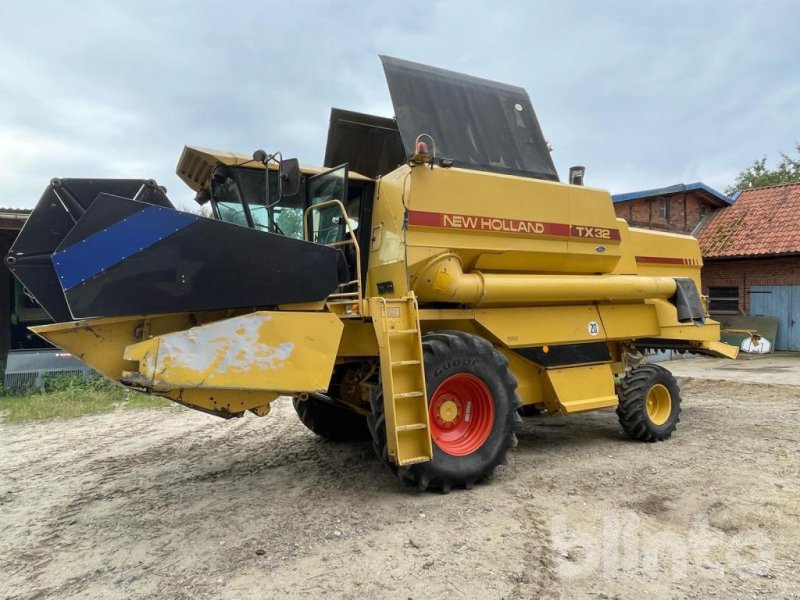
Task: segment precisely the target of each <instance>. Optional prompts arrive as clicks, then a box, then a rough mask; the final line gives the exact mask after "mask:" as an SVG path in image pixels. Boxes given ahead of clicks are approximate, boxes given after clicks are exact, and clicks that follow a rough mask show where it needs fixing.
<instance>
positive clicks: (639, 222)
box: [612, 182, 731, 233]
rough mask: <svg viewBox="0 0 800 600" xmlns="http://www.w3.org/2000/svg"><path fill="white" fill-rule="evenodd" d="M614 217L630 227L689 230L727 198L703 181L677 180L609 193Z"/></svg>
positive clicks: (691, 230) (693, 229)
mask: <svg viewBox="0 0 800 600" xmlns="http://www.w3.org/2000/svg"><path fill="white" fill-rule="evenodd" d="M612 199H613V201H614V210H615V211H616V213H617V216H618V217H621V218H623V219H625V220H626V221H627V222H628V223H629V224H630V225H631V226H633V227H644V228H646V229H658V230H660V231H674V232H676V233H693V232H694V231H695V230H696V229H697V226H698V225H699V224H700V223H701V222H702V221H703V219H706V218H707V217H708V216H709V215H711V213H713V212H714V211H716V210H717V209H719V208H723V207H725V206H730V204H731V199H730V198H728V197H727V196H726V195H725V194H722V193H720V192H718V191H717V190H715V189H713V188H711V187H709V186H707V185H706V184H704V183H700V182H697V183H679V184H677V185H673V186H670V187H665V188H658V189H654V190H643V191H641V192H631V193H629V194H617V195H615V196H612Z"/></svg>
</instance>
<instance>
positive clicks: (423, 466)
mask: <svg viewBox="0 0 800 600" xmlns="http://www.w3.org/2000/svg"><path fill="white" fill-rule="evenodd" d="M422 349H423V356H424V366H425V382H426V388H427V390H426V391H427V396H428V407H429V421H430V430H431V434H432V437H433V459H432V460H430V461H428V462H424V463H420V464H416V465H413V466H411V467H408V468H400V469H398V467H397V466H396V465H393V464H391V463H390V462H389V456H388V450H387V447H386V426H385V418H384V403H383V395H382V392H381V391H380V387H379V388H378V392H377V393H376V394H375V396H374V398H373V401H372V415H370V417H368V419H367V422H368V424H369V428H370V431H371V432H372V435H373V440H374V447H375V452H376V453H377V454H378V456H379V457H380V458H381V460H382V461H383V462H384V463H386V464H387V465H388V466H389V467H390V469H391V470H392V471H393V472H394V473H395V474H397V475H399V476H400V477H401V478H402V479H404V480H406V481H408V482H409V483H411V484H414V485H416V486H417V487H419V489H421V490H425V489H428V488H435V489H439V490H441V491H443V492H445V493H447V492H449V491H450V490H451V489H452V488H454V487H464V488H467V489H469V488H471V487H472V486H473V484H474V483H475V482H478V481H482V480H485V479H488V478H489V477H491V475H492V473H493V472H494V470H495V468H496V467H497V465H499V464H501V463H505V462H506V454H507V452H508V449H509V448H511V447H513V446H516V445H517V438H516V435H515V434H514V429H515V425H516V423H517V422H519V420H520V417H519V414H518V413H517V410H518V409H519V408H520V406H521V405H522V403H521V402H520V400H519V397H518V396H517V394H516V388H517V380H516V377H514V375H513V374H512V373H511V371H510V370H509V369H508V360H507V359H506V357H505V356H503V355H502V354H501V353H500V352H498V351H497V350H495V348H494V347H493V346H492V345H491V344H490V343H489V342H487V341H486V340H484V339H483V338H480V337H478V336H475V335H471V334H468V333H463V332H460V331H443V332H438V333H429V334H427V335H425V336H424V337H423V338H422Z"/></svg>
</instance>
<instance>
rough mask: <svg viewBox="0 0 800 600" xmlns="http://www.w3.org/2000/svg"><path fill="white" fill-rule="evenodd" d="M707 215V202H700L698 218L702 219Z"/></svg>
mask: <svg viewBox="0 0 800 600" xmlns="http://www.w3.org/2000/svg"><path fill="white" fill-rule="evenodd" d="M706 216H708V204H701V205H700V218H701V219H704V218H706Z"/></svg>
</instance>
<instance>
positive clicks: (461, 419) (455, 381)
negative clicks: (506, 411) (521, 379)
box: [428, 373, 495, 456]
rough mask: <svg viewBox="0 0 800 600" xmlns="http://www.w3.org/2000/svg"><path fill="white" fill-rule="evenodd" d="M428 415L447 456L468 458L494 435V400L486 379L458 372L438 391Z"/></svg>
mask: <svg viewBox="0 0 800 600" xmlns="http://www.w3.org/2000/svg"><path fill="white" fill-rule="evenodd" d="M428 413H429V417H430V419H429V421H430V427H431V437H432V438H433V441H434V443H435V444H436V445H437V446H438V447H439V448H440V449H441V450H442V451H444V452H446V453H447V454H451V455H453V456H466V455H468V454H472V453H473V452H475V451H476V450H477V449H478V448H480V447H481V446H482V445H483V443H484V442H485V441H486V439H487V438H488V437H489V434H490V433H491V432H492V427H493V426H494V418H495V415H494V399H493V398H492V393H491V391H490V390H489V388H488V387H487V386H486V384H485V383H484V382H483V380H481V379H479V378H478V377H476V376H474V375H471V374H469V373H457V374H456V375H451V376H450V377H448V378H447V379H445V380H444V381H443V382H442V383H441V384H440V385H439V387H437V388H436V391H435V392H434V393H433V397H432V398H431V403H430V407H429V411H428Z"/></svg>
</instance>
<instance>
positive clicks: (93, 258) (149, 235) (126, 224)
mask: <svg viewBox="0 0 800 600" xmlns="http://www.w3.org/2000/svg"><path fill="white" fill-rule="evenodd" d="M196 220H197V217H196V216H194V215H191V214H188V213H183V212H178V211H177V210H172V209H170V208H163V207H161V206H147V207H146V208H144V209H142V210H140V211H139V212H137V213H134V214H132V215H131V216H129V217H127V218H125V219H123V220H122V221H118V222H117V223H114V224H113V225H111V226H109V227H107V228H106V229H104V230H102V231H98V232H96V233H93V234H92V235H90V236H89V237H87V238H84V239H83V240H81V241H80V242H76V243H75V244H73V245H72V246H69V247H68V248H65V249H64V250H62V251H61V252H57V253H56V254H53V257H52V261H53V266H54V267H55V270H56V273H57V274H58V281H59V283H61V287H62V288H63V289H64V291H66V290H68V289H70V288H72V287H75V286H76V285H78V284H79V283H81V282H83V281H86V280H87V279H90V278H91V277H94V276H95V275H97V274H98V273H101V272H103V271H105V270H106V269H109V268H111V267H113V266H114V265H116V264H118V263H121V262H122V261H123V260H125V259H126V258H130V257H131V256H133V255H134V254H137V253H139V252H141V251H142V250H144V249H145V248H149V247H150V246H152V245H153V244H155V243H157V242H159V241H161V240H163V239H164V238H165V237H168V236H170V235H172V234H173V233H175V232H177V231H180V230H181V229H183V228H184V227H187V226H188V225H191V224H192V223H194V222H195V221H196Z"/></svg>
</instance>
